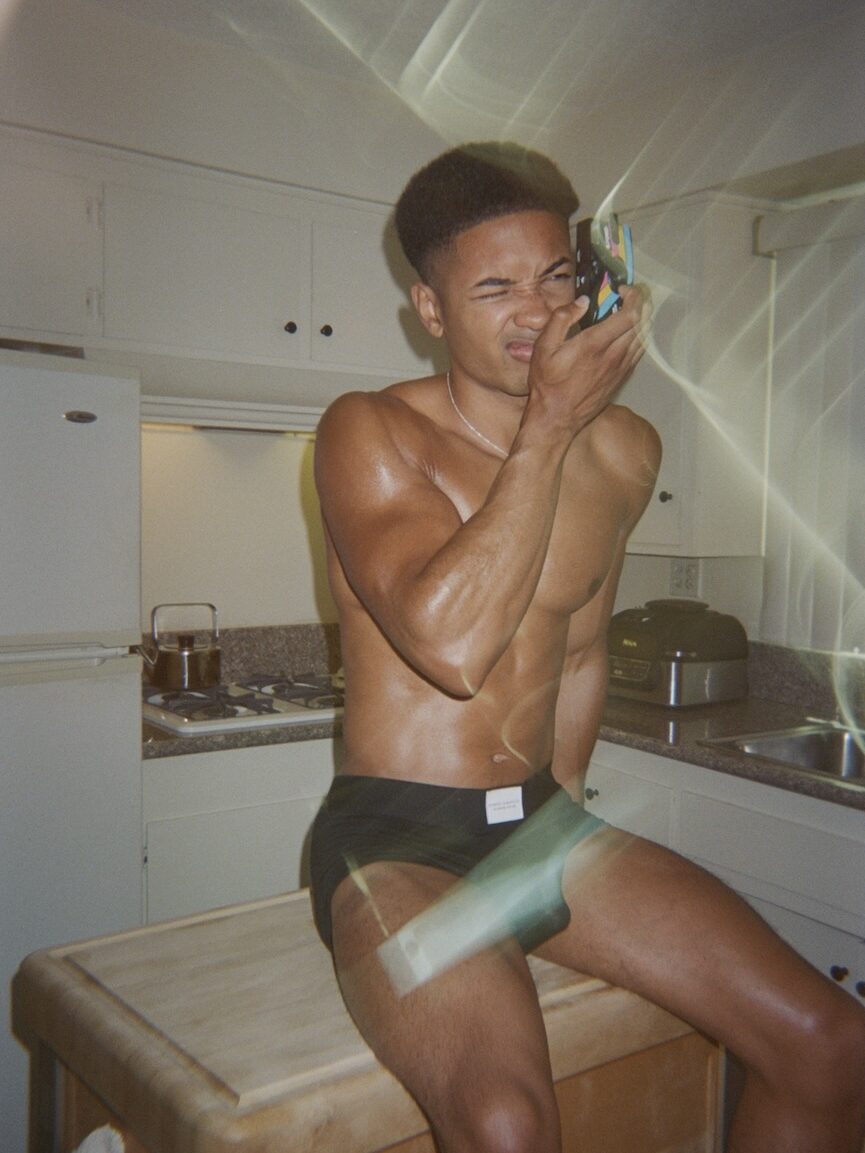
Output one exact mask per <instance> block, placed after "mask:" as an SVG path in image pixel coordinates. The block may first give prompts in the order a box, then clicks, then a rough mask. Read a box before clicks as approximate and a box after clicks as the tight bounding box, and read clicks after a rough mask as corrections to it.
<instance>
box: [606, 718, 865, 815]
mask: <svg viewBox="0 0 865 1153" xmlns="http://www.w3.org/2000/svg"><path fill="white" fill-rule="evenodd" d="M814 715H817V714H813V713H810V712H809V711H808V710H805V709H803V708H801V707H800V706H798V705H791V704H787V703H785V702H782V701H773V700H767V699H765V698H763V697H748V698H746V699H745V700H741V701H730V702H727V703H722V704H714V705H699V706H694V707H691V708H684V709H671V708H662V707H660V706H658V705H649V704H643V703H642V702H640V701H627V700H624V699H620V698H615V697H610V699H609V700H608V702H607V707H606V709H605V711H604V716H603V720H602V722H601V731H600V733H599V735H598V739H599V740H602V741H610V742H611V743H612V744H617V745H626V746H627V747H628V748H632V749H639V750H641V751H642V752H645V753H655V754H657V755H659V756H662V757H670V758H671V759H672V760H677V761H686V762H688V763H689V764H692V765H700V766H702V767H703V768H706V769H715V770H716V771H718V772H722V773H730V774H732V775H733V776H736V777H745V778H746V779H748V780H752V781H759V782H761V783H762V784H766V785H774V786H775V787H776V788H780V789H787V790H788V791H790V792H794V793H803V794H805V795H806V796H810V797H817V798H818V799H820V800H824V801H834V802H835V803H836V804H839V805H845V806H847V807H849V808H853V809H862V810H865V781H861V782H856V781H849V780H840V779H836V778H834V777H828V776H823V775H820V774H817V773H810V772H807V771H806V770H804V769H796V768H792V767H788V766H786V765H781V764H778V763H777V762H774V761H768V760H764V759H763V758H761V757H754V756H750V755H747V754H745V753H740V752H738V751H737V750H735V749H724V748H718V747H717V746H711V745H704V744H702V743H701V742H703V741H705V740H714V739H716V738H718V737H732V736H739V735H742V734H746V733H760V732H771V731H772V730H773V729H785V728H789V727H791V726H793V725H797V724H801V723H802V722H803V721H805V720H806V718H807V717H809V716H814Z"/></svg>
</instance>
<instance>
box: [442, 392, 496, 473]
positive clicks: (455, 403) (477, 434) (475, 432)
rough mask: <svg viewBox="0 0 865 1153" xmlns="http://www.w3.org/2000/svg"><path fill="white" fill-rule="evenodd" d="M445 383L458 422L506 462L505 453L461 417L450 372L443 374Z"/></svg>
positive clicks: (467, 419) (465, 417)
mask: <svg viewBox="0 0 865 1153" xmlns="http://www.w3.org/2000/svg"><path fill="white" fill-rule="evenodd" d="M445 381H446V382H447V386H448V396H449V397H450V398H451V404H452V405H453V406H454V412H455V413H456V414H457V416H458V417H459V418H460V420H461V421H462V422H463V424H464V425H465V426H466V428H467V429H468V430H469V432H473V433H474V434H475V436H476V437H477V438H478V440H482V441H483V442H484V444H486V445H489V447H490V448H491V449H492V450H493V452H495V453H498V455H499V456H500V457H502V458H503V459H504V460H507V458H508V454H507V452H506V451H505V450H504V449H503V448H502V447H501V446H500V445H498V444H495V443H494V442H493V441H491V440H490V438H489V437H488V436H484V434H483V433H482V432H480V430H479V429H476V428H475V426H474V425H473V424H472V422H471V421H470V420H469V418H468V417H467V416H464V415H463V413H462V411H461V410H460V406H459V405H458V404H457V402H456V399H455V397H454V390H453V389H452V388H451V374H450V372H447V373H445Z"/></svg>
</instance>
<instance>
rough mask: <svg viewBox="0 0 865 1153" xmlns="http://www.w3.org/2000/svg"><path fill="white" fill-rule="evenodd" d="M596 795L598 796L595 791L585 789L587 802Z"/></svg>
mask: <svg viewBox="0 0 865 1153" xmlns="http://www.w3.org/2000/svg"><path fill="white" fill-rule="evenodd" d="M597 795H598V790H597V789H586V800H587V801H593V800H594V799H595V797H596V796H597Z"/></svg>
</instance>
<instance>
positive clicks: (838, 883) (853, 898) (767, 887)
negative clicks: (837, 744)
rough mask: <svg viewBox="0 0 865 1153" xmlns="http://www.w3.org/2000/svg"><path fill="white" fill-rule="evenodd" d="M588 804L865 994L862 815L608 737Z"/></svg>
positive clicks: (592, 770) (598, 755)
mask: <svg viewBox="0 0 865 1153" xmlns="http://www.w3.org/2000/svg"><path fill="white" fill-rule="evenodd" d="M585 803H586V807H587V808H588V809H590V810H591V811H592V812H594V813H596V814H597V815H598V816H601V817H603V818H604V819H605V820H608V821H609V822H610V823H611V824H613V825H616V826H618V827H620V828H623V829H625V830H626V831H628V832H631V833H636V834H637V835H639V836H644V837H646V838H647V839H649V840H652V841H655V842H657V843H659V844H664V845H668V846H669V847H670V848H673V849H675V850H677V851H678V852H681V853H682V854H683V855H684V856H686V857H689V858H690V859H692V860H694V861H696V862H697V863H699V864H700V865H702V866H703V867H704V868H706V869H708V870H709V871H710V872H713V873H715V874H716V875H717V876H718V877H720V878H721V879H722V880H724V881H725V882H726V883H727V884H729V885H730V886H731V887H732V888H733V889H735V890H736V891H737V892H739V893H741V894H742V896H744V897H745V898H746V899H747V900H748V901H749V902H750V903H751V904H752V905H753V906H754V907H755V908H756V909H757V910H758V911H759V912H760V913H761V915H762V916H763V917H764V918H765V919H766V920H767V921H768V922H769V923H770V924H771V925H772V926H773V928H775V930H776V931H777V932H778V933H779V934H780V935H781V936H782V937H784V938H785V939H786V940H788V941H789V942H790V944H791V945H793V947H794V948H795V949H797V950H798V952H800V953H801V954H802V956H804V957H806V958H807V959H808V960H809V961H810V962H811V963H812V964H814V965H816V966H817V967H818V968H820V969H821V970H822V971H823V972H825V973H827V974H828V975H829V976H830V977H832V979H833V980H835V981H837V982H838V983H839V984H840V985H841V986H842V988H844V989H847V990H848V991H849V992H850V993H851V994H852V995H854V996H858V997H862V998H865V883H863V882H865V811H863V810H859V809H852V808H849V807H846V806H842V805H836V804H833V803H831V802H829V801H823V800H818V799H816V798H814V797H808V796H804V795H801V794H798V793H791V792H788V791H786V790H784V789H777V788H773V787H772V786H770V785H764V784H761V783H759V782H756V781H750V780H745V779H743V778H739V777H735V776H731V775H729V774H726V773H721V772H715V771H713V770H711V769H705V768H701V767H699V766H697V765H690V764H687V763H685V762H682V761H674V760H672V759H669V758H667V757H660V756H654V755H652V754H649V753H643V752H639V751H637V750H635V749H629V748H625V747H623V746H619V745H613V744H610V743H609V742H604V741H601V742H599V743H598V745H597V748H596V750H595V755H594V757H593V758H592V762H591V765H590V766H589V771H588V773H587V775H586V784H585Z"/></svg>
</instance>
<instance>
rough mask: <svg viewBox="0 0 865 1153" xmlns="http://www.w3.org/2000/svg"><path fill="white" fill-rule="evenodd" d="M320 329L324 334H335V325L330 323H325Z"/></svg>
mask: <svg viewBox="0 0 865 1153" xmlns="http://www.w3.org/2000/svg"><path fill="white" fill-rule="evenodd" d="M318 331H319V332H320V333H321V335H322V336H333V326H332V325H330V324H323V325H322V326H321V328H320V329H319V330H318Z"/></svg>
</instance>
